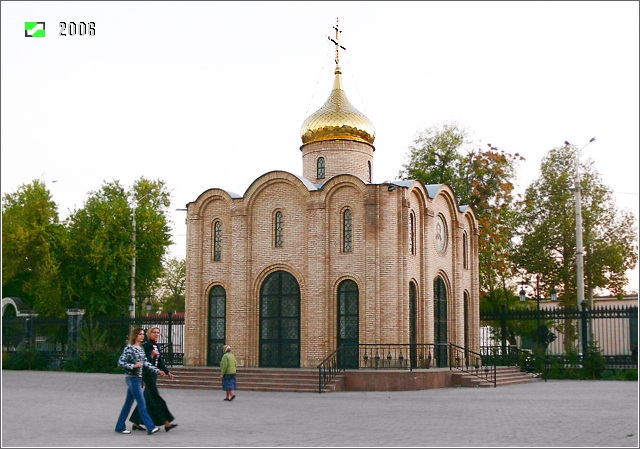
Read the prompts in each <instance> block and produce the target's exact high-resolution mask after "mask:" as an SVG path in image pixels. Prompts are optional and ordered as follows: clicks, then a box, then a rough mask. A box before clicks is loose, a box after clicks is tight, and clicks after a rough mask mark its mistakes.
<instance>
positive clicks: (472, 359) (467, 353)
mask: <svg viewBox="0 0 640 449" xmlns="http://www.w3.org/2000/svg"><path fill="white" fill-rule="evenodd" d="M449 351H450V353H449V369H450V370H451V369H454V368H455V369H457V370H460V371H462V372H465V373H468V374H470V375H472V376H474V377H478V378H480V379H484V380H487V381H489V382H491V383H493V387H494V388H495V387H497V386H498V381H497V379H498V375H497V373H498V371H497V367H496V364H495V362H494V363H492V364H487V363H486V362H484V360H485V359H484V358H483V357H482V355H481V354H479V353H477V352H475V351H472V350H471V349H468V348H464V347H462V346H458V345H455V344H453V343H449ZM454 360H455V363H453V362H454ZM461 362H462V363H461Z"/></svg>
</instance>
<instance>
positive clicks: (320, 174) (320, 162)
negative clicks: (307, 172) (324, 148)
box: [318, 157, 325, 179]
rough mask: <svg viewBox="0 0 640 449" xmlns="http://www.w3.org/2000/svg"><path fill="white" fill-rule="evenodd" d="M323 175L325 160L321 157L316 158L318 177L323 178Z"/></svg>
mask: <svg viewBox="0 0 640 449" xmlns="http://www.w3.org/2000/svg"><path fill="white" fill-rule="evenodd" d="M324 176H325V162H324V158H323V157H319V158H318V179H324Z"/></svg>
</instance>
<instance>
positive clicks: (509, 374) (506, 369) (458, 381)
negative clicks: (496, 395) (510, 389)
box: [452, 366, 542, 388]
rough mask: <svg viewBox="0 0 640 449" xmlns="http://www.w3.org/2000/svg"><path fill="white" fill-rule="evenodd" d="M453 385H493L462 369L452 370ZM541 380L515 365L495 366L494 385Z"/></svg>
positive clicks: (483, 386)
mask: <svg viewBox="0 0 640 449" xmlns="http://www.w3.org/2000/svg"><path fill="white" fill-rule="evenodd" d="M452 380H453V385H454V386H458V387H471V388H474V387H480V388H487V387H493V382H490V381H487V380H485V379H481V378H479V377H476V376H474V375H472V374H469V373H465V372H463V371H455V370H454V371H453V379H452ZM540 380H542V379H541V378H540V377H538V376H537V375H535V374H533V373H525V372H523V371H520V368H519V367H517V366H497V367H496V387H500V386H504V385H513V384H522V383H528V382H538V381H540Z"/></svg>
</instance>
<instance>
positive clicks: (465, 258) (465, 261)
mask: <svg viewBox="0 0 640 449" xmlns="http://www.w3.org/2000/svg"><path fill="white" fill-rule="evenodd" d="M462 267H463V268H464V269H465V270H468V269H469V238H468V236H467V231H465V232H464V234H462Z"/></svg>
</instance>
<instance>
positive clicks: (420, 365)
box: [317, 343, 496, 393]
mask: <svg viewBox="0 0 640 449" xmlns="http://www.w3.org/2000/svg"><path fill="white" fill-rule="evenodd" d="M317 368H318V392H319V393H322V391H323V389H324V388H325V387H326V386H327V385H328V384H329V383H330V382H331V381H332V380H333V379H334V378H335V377H336V376H337V375H338V373H340V372H345V371H346V370H348V369H361V370H396V369H397V370H408V371H413V370H414V369H430V368H449V369H454V368H455V369H458V370H461V371H464V372H467V373H469V374H471V375H473V376H476V377H479V378H481V379H485V380H488V381H489V382H493V384H494V386H495V385H496V367H495V365H494V364H491V363H490V362H489V361H483V357H482V355H481V354H479V353H477V352H474V351H471V350H469V349H467V348H463V347H461V346H457V345H454V344H452V343H435V344H434V343H397V344H396V343H389V344H384V343H361V344H357V345H356V344H351V345H349V344H344V345H341V346H340V347H338V348H337V349H336V350H335V351H333V352H332V353H331V354H330V355H329V356H327V357H326V358H325V359H324V360H323V361H322V362H321V363H320V364H319V365H318V366H317Z"/></svg>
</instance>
